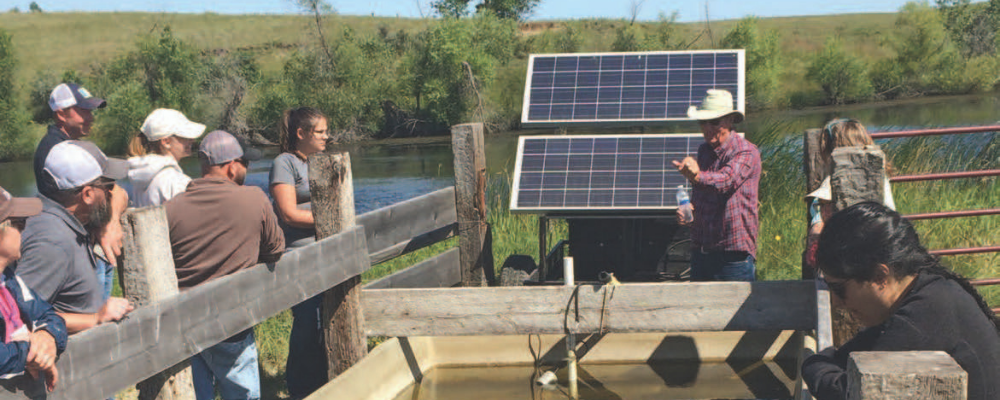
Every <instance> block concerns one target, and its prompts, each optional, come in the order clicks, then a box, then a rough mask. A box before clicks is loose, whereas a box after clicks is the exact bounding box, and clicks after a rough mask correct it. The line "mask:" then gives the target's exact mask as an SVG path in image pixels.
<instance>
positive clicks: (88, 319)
mask: <svg viewBox="0 0 1000 400" xmlns="http://www.w3.org/2000/svg"><path fill="white" fill-rule="evenodd" d="M132 308H133V307H132V305H131V304H129V302H128V300H125V299H123V298H121V297H112V298H109V299H108V301H107V302H105V303H104V305H103V306H101V309H100V310H98V311H97V312H96V313H92V314H80V313H70V312H59V313H58V314H59V316H60V317H62V318H63V319H64V320H66V331H67V332H69V334H74V333H79V332H83V331H85V330H87V329H90V328H93V327H95V326H97V325H100V324H104V323H108V322H113V321H120V320H121V319H122V318H124V317H125V314H128V313H129V312H130V311H132Z"/></svg>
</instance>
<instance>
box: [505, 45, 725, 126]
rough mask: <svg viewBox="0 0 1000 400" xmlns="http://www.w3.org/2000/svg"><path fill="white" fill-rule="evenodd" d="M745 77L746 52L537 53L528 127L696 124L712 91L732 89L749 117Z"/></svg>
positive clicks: (528, 94)
mask: <svg viewBox="0 0 1000 400" xmlns="http://www.w3.org/2000/svg"><path fill="white" fill-rule="evenodd" d="M743 71H744V51H743V50H705V51H655V52H637V53H600V54H575V53H574V54H533V55H531V57H530V59H529V62H528V76H527V81H526V82H525V91H524V106H523V107H524V108H523V109H522V112H521V123H522V124H524V125H530V126H545V125H549V126H553V125H555V126H558V125H567V124H574V123H595V122H602V123H634V122H654V121H680V120H690V118H688V116H687V109H688V107H689V106H691V105H692V104H697V103H698V102H700V101H701V99H702V98H704V97H705V94H706V91H708V89H725V90H728V91H729V92H730V93H732V94H733V103H734V104H733V107H734V108H735V109H737V110H739V111H745V110H744V90H743V88H744V72H743Z"/></svg>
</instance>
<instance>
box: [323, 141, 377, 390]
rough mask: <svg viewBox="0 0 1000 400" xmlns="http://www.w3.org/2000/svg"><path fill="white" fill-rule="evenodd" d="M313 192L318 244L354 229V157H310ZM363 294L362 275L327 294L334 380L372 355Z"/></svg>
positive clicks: (327, 328) (326, 328)
mask: <svg viewBox="0 0 1000 400" xmlns="http://www.w3.org/2000/svg"><path fill="white" fill-rule="evenodd" d="M309 192H310V194H311V195H312V213H313V219H314V220H315V223H316V240H322V239H323V238H326V237H329V236H332V235H334V234H337V233H339V232H342V231H344V230H346V229H348V228H350V227H351V226H354V224H355V221H354V180H353V178H352V176H351V156H350V154H348V153H346V152H343V153H321V154H315V155H312V156H310V157H309ZM330 262H331V263H332V262H336V260H330ZM360 294H361V276H360V275H358V276H354V277H352V278H350V279H348V280H347V281H344V282H343V283H341V284H339V285H337V286H334V287H333V288H331V289H330V290H328V291H326V292H325V293H324V294H323V306H322V310H323V320H322V321H323V337H324V339H325V343H326V356H327V362H328V365H329V369H328V371H329V377H330V379H331V380H332V379H333V378H334V377H336V376H337V375H339V374H340V373H342V372H344V371H346V370H347V369H348V368H350V367H351V366H352V365H354V364H355V363H357V362H358V361H361V359H362V358H364V357H365V355H367V354H368V343H367V337H366V336H365V334H364V323H365V321H364V315H363V314H362V312H361V297H360Z"/></svg>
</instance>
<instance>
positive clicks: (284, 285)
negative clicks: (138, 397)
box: [0, 227, 369, 400]
mask: <svg viewBox="0 0 1000 400" xmlns="http://www.w3.org/2000/svg"><path fill="white" fill-rule="evenodd" d="M366 248H367V245H366V243H365V235H364V230H363V229H362V228H361V227H357V228H352V229H350V230H348V231H347V232H344V233H342V234H339V235H336V236H332V237H329V238H327V239H324V240H322V241H320V242H318V243H316V244H313V245H310V246H308V247H304V248H302V249H299V250H297V251H295V252H291V253H288V254H285V256H284V257H282V258H281V260H279V261H278V262H277V263H275V264H259V265H256V266H254V267H252V268H250V269H247V270H245V271H241V272H239V273H236V274H233V275H229V276H226V277H223V278H219V279H216V280H213V281H210V282H207V283H205V284H203V285H199V286H197V287H194V288H191V289H190V290H187V291H185V292H183V293H181V294H179V295H177V296H174V297H171V298H169V299H165V300H161V301H159V302H156V303H153V304H150V305H147V306H144V307H141V308H139V309H137V310H135V311H133V312H132V313H130V314H129V315H128V318H126V319H124V320H123V321H121V322H120V323H117V324H105V325H101V326H98V327H95V328H93V329H90V330H87V331H85V332H82V333H80V334H77V335H74V336H72V337H70V340H69V345H68V348H67V350H66V352H65V353H63V355H62V356H61V357H60V359H59V363H58V368H59V386H58V388H57V389H56V390H55V392H52V393H49V395H48V399H53V400H56V399H73V400H81V399H83V400H86V399H94V400H96V399H106V398H108V397H111V396H114V395H115V393H117V392H119V391H120V390H122V389H125V388H126V387H128V386H131V385H132V384H135V383H136V382H139V381H141V380H143V379H146V378H149V377H151V376H153V374H155V373H157V372H160V371H162V370H164V369H166V368H169V367H170V366H172V365H175V364H177V363H179V362H181V361H183V360H185V359H187V358H188V357H191V356H193V355H195V354H197V353H199V352H201V351H202V350H204V349H205V348H208V347H210V346H212V345H214V344H216V343H219V342H221V341H222V340H225V339H226V338H228V337H230V336H232V335H234V334H236V333H238V332H240V331H242V330H244V329H247V328H250V327H252V326H254V325H256V324H258V323H260V322H262V321H264V320H265V319H267V318H269V317H271V316H273V315H275V314H277V313H279V312H281V311H283V310H287V309H288V308H290V307H291V306H293V305H295V304H298V303H300V302H302V301H303V300H306V299H308V298H310V297H312V296H315V295H317V294H319V293H322V292H323V291H324V290H326V289H328V288H330V287H333V286H335V285H337V284H339V283H341V282H344V281H345V280H347V279H348V278H350V277H353V276H357V275H358V274H360V273H362V272H364V271H365V270H367V269H368V268H369V263H368V256H367V255H366V254H365V251H364V249H366ZM22 398H23V397H22V395H21V394H15V393H11V392H7V391H0V399H22Z"/></svg>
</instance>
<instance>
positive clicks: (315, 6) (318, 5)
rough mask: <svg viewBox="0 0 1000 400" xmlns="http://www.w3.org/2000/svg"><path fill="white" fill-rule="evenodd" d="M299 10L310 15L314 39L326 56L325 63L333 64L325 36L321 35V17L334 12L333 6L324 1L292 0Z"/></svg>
mask: <svg viewBox="0 0 1000 400" xmlns="http://www.w3.org/2000/svg"><path fill="white" fill-rule="evenodd" d="M292 3H294V4H295V5H296V6H298V7H299V8H300V9H302V10H304V11H306V12H308V13H311V14H312V15H313V19H314V20H315V21H316V37H317V40H318V41H319V46H320V48H321V49H323V53H324V54H326V59H327V61H329V62H331V63H333V62H334V61H333V55H331V54H330V47H329V46H328V45H327V43H326V35H325V34H323V16H324V15H326V14H331V13H333V12H334V9H333V6H331V5H330V3H327V2H326V1H325V0H292Z"/></svg>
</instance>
